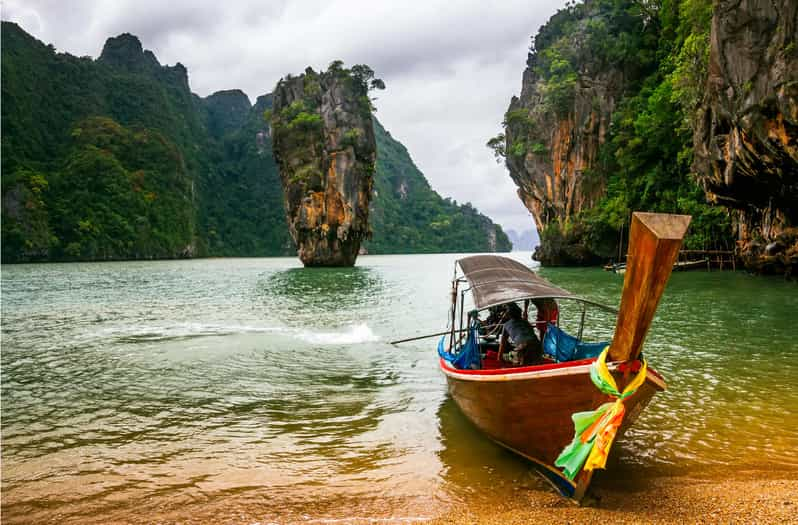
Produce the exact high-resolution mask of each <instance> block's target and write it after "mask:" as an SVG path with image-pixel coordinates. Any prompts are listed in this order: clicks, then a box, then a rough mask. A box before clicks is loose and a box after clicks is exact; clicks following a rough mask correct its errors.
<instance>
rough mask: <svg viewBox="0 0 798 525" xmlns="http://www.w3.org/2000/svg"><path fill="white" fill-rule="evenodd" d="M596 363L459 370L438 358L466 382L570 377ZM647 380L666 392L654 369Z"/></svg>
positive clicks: (617, 364)
mask: <svg viewBox="0 0 798 525" xmlns="http://www.w3.org/2000/svg"><path fill="white" fill-rule="evenodd" d="M595 361H596V359H595V358H589V359H580V360H578V361H568V362H565V363H547V364H545V365H532V366H522V367H518V368H494V369H491V370H458V369H456V368H452V367H451V366H449V364H448V363H447V362H446V361H445V360H444V359H443V358H440V357H439V358H438V362H439V366H440V368H441V371H443V373H444V374H445V375H446V376H447V377H451V378H454V379H460V380H464V381H489V382H503V381H521V380H528V379H540V378H544V377H557V376H568V375H580V374H589V373H590V366H591V365H592V364H593V363H594V362H595ZM622 364H624V363H623V362H611V363H607V368H608V369H609V370H610V371H615V370H618V368H619V367H620V366H621V365H622ZM646 379H647V380H649V381H651V382H652V383H654V384H655V385H656V386H657V387H659V388H660V389H661V390H666V389H667V385H666V383H665V378H663V377H662V375H660V373H659V372H657V371H656V370H654V369H653V368H650V367H649V368H648V369H647V374H646Z"/></svg>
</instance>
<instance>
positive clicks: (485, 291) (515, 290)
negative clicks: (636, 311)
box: [457, 255, 616, 311]
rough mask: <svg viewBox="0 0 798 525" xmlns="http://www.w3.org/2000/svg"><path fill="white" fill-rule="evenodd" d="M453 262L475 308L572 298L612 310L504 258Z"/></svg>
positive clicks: (475, 256) (469, 258)
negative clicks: (531, 300)
mask: <svg viewBox="0 0 798 525" xmlns="http://www.w3.org/2000/svg"><path fill="white" fill-rule="evenodd" d="M457 264H459V265H460V269H461V270H462V271H463V275H464V276H465V278H466V280H468V284H470V285H471V295H472V297H473V299H474V305H475V306H476V307H477V309H479V310H483V309H485V308H489V307H491V306H496V305H499V304H505V303H509V302H511V301H519V300H522V299H544V298H554V299H576V300H578V301H582V302H586V303H590V304H595V305H597V306H600V307H602V308H605V309H607V310H611V311H616V310H615V309H614V308H610V307H607V306H605V305H602V304H598V303H593V302H592V301H587V300H585V299H582V298H581V297H577V296H575V295H574V294H572V293H571V292H569V291H568V290H564V289H562V288H558V287H557V286H554V285H553V284H551V283H550V282H548V281H547V280H546V279H544V278H542V277H540V276H538V274H536V273H535V272H533V271H532V270H531V269H530V268H529V267H527V266H526V265H524V264H521V263H520V262H518V261H514V260H512V259H509V258H507V257H501V256H498V255H473V256H471V257H464V258H463V259H459V260H458V261H457Z"/></svg>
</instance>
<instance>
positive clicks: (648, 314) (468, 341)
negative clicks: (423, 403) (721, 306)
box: [438, 212, 690, 502]
mask: <svg viewBox="0 0 798 525" xmlns="http://www.w3.org/2000/svg"><path fill="white" fill-rule="evenodd" d="M689 222H690V217H689V216H686V215H667V214H654V213H640V212H637V213H634V214H633V217H632V225H631V235H630V242H629V254H628V257H627V271H626V274H625V279H624V286H623V292H622V294H621V305H620V309H619V310H614V309H613V308H610V307H607V306H603V305H600V304H597V303H595V302H593V301H590V300H588V299H585V298H582V297H579V296H576V295H574V294H572V293H571V292H568V291H566V290H564V289H562V288H559V287H557V286H555V285H553V284H551V283H550V282H548V281H546V280H545V279H543V278H541V277H539V276H538V275H537V274H536V273H535V272H534V271H532V270H531V269H530V268H528V267H527V266H525V265H523V264H521V263H519V262H517V261H514V260H512V259H509V258H506V257H499V256H493V255H477V256H471V257H466V258H463V259H459V260H458V261H457V262H456V263H455V271H454V278H453V280H452V301H451V309H450V312H449V324H450V331H449V332H448V333H447V334H446V335H444V336H443V337H442V338H441V340H440V342H439V344H438V354H439V357H440V359H439V363H440V368H441V370H442V371H443V373H444V375H445V376H446V379H447V383H448V388H449V392H450V394H451V396H452V398H453V399H454V401H455V402H456V403H457V405H458V406H459V407H460V410H461V411H462V412H463V413H464V414H465V415H466V417H467V418H468V419H470V420H471V421H472V422H473V423H474V424H475V425H476V426H477V427H478V428H479V429H480V430H482V431H483V432H484V433H485V434H487V435H488V436H489V437H490V438H491V439H493V440H494V441H496V442H497V443H499V444H500V445H502V446H504V447H506V448H508V449H510V450H511V451H513V452H515V453H517V454H520V455H521V456H523V457H525V458H527V459H529V460H531V461H532V462H533V465H534V466H535V467H536V468H537V470H538V471H539V472H540V473H541V474H542V475H543V476H544V477H545V478H546V479H547V480H548V481H549V482H551V484H552V485H553V486H554V487H555V488H556V489H557V490H558V491H559V492H560V493H561V494H562V495H563V496H566V497H568V498H571V499H573V500H575V501H577V502H579V501H581V500H582V499H583V497H584V496H585V494H586V492H587V489H588V487H589V486H590V481H591V478H592V475H593V471H594V469H596V468H604V467H605V464H606V460H607V456H608V454H609V452H610V449H611V447H612V444H613V442H614V440H615V439H616V438H619V437H620V436H622V435H623V433H624V431H625V430H626V429H627V428H629V426H631V425H632V424H633V423H634V421H635V419H636V418H637V417H638V416H639V415H640V413H641V412H642V411H643V409H644V408H645V407H646V405H647V404H648V403H649V401H650V400H651V399H652V397H653V396H654V394H655V393H657V392H659V391H663V390H665V388H666V384H665V380H664V379H663V377H662V376H661V375H660V374H659V373H657V372H656V371H655V370H654V369H653V368H651V367H648V366H647V363H646V362H645V360H644V359H642V358H641V357H640V352H641V349H642V346H643V342H644V340H645V337H646V333H647V332H648V328H649V326H650V325H651V321H652V319H653V317H654V313H655V311H656V308H657V305H658V304H659V300H660V297H661V296H662V292H663V291H664V288H665V284H666V283H667V281H668V279H669V277H670V274H671V271H672V269H673V263H674V261H675V259H676V257H677V256H678V253H679V248H680V246H681V241H682V238H683V237H684V234H685V232H686V230H687V226H688V224H689ZM469 299H470V301H469ZM510 303H514V304H515V305H516V306H517V308H519V309H520V308H521V306H520V305H523V312H524V314H523V318H524V319H525V320H526V321H525V322H527V323H529V325H531V326H533V327H534V330H535V331H536V332H537V334H539V341H540V345H541V347H542V352H543V358H542V359H541V358H537V359H536V362H534V363H533V364H516V363H517V361H516V360H513V362H508V361H507V360H506V359H505V357H504V355H502V351H503V350H505V349H506V348H507V347H506V346H505V344H506V340H505V341H504V342H499V341H497V338H496V336H497V332H495V328H493V327H492V325H491V324H490V323H491V319H490V316H489V318H488V319H482V317H481V316H483V315H484V314H485V313H486V312H487V313H489V314H490V315H496V314H497V312H499V311H500V309H501V308H505V311H509V310H510V309H511V308H509V307H508V306H507V305H509V304H510ZM519 303H520V304H519ZM561 304H569V306H570V305H571V304H575V305H577V308H576V311H577V312H581V318H580V324H579V329H578V334H577V335H576V336H573V335H571V334H568V333H566V332H565V331H564V330H563V329H561V327H560V305H561ZM533 307H534V308H535V309H536V317H535V320H534V321H530V320H529V319H530V318H531V316H530V313H531V310H532V308H533ZM592 307H597V308H602V309H604V310H606V311H608V312H611V314H610V315H616V314H617V322H616V324H615V332H614V336H613V337H612V341H611V343H601V342H599V343H587V342H585V341H582V333H583V328H584V323H585V311H586V309H587V308H592ZM493 323H494V324H493V326H499V327H500V326H501V319H499V322H496V319H493ZM610 326H611V325H610ZM500 348H501V350H500ZM506 353H507V352H505V354H506ZM510 353H512V352H510Z"/></svg>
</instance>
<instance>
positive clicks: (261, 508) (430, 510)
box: [3, 466, 798, 525]
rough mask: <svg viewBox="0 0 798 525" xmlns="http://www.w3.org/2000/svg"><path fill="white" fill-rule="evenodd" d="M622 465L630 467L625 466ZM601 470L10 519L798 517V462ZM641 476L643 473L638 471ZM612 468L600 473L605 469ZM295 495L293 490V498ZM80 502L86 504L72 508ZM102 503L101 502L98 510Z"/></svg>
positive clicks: (218, 497)
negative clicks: (566, 478) (579, 500)
mask: <svg viewBox="0 0 798 525" xmlns="http://www.w3.org/2000/svg"><path fill="white" fill-rule="evenodd" d="M621 472H623V471H621ZM617 474H618V473H616V474H615V475H612V474H609V473H599V474H597V478H598V479H596V480H595V486H594V488H593V489H592V495H593V496H595V499H594V500H593V501H590V502H589V503H588V504H587V505H584V506H581V507H578V506H576V505H574V504H573V503H571V502H569V501H568V500H565V499H563V498H561V497H560V496H558V495H557V494H555V493H554V491H553V490H551V489H549V488H548V487H546V486H544V484H543V483H541V482H540V479H539V478H538V477H537V476H536V475H532V474H530V475H529V476H527V477H521V478H519V479H518V480H515V481H513V482H510V483H507V482H505V483H499V484H498V485H497V486H496V487H495V493H494V494H491V493H490V492H489V491H485V490H481V491H477V492H473V493H469V492H467V491H464V492H460V493H458V494H451V493H450V494H448V495H446V496H445V495H442V494H435V495H433V494H429V495H422V494H419V495H417V496H416V497H411V498H395V497H391V495H389V494H386V495H384V497H363V498H358V497H336V496H335V494H327V495H324V496H322V495H320V497H319V498H318V499H317V500H315V501H313V502H312V503H310V502H307V501H305V503H304V504H297V503H299V502H296V501H294V502H291V501H289V500H286V499H285V498H281V497H277V498H275V497H273V496H272V497H270V496H269V494H268V492H267V491H266V492H261V491H258V494H257V495H256V494H249V495H248V496H247V497H242V496H243V495H242V494H226V495H225V494H218V493H217V494H214V495H210V494H209V495H208V496H211V497H209V498H208V499H206V500H205V501H201V502H198V501H194V502H190V501H183V502H177V501H174V500H171V501H170V500H169V499H164V500H159V501H158V502H153V501H141V502H138V504H135V505H120V506H119V507H118V508H116V509H114V510H110V509H108V508H104V509H102V511H100V512H92V510H91V509H90V508H86V507H84V508H83V509H80V510H79V511H78V512H76V513H75V514H72V513H66V514H64V513H59V512H55V513H49V512H47V511H46V510H45V509H40V512H33V513H28V514H27V515H24V516H23V515H19V514H16V513H12V514H11V515H9V514H8V513H4V514H5V515H4V516H3V518H4V519H3V523H31V522H37V523H83V524H85V523H112V524H116V523H119V524H122V523H124V524H143V523H159V524H178V523H180V524H206V523H214V524H230V525H233V524H235V525H256V524H257V525H273V524H280V525H282V524H311V523H312V524H358V525H360V524H375V523H380V524H385V523H388V524H391V523H397V524H407V523H425V524H431V525H450V524H488V525H491V524H496V525H499V524H501V525H513V524H529V523H545V524H558V523H573V524H583V523H585V524H591V523H595V524H602V525H603V524H612V523H625V524H626V523H646V524H648V523H651V524H673V523H767V524H769V523H774V524H775V523H778V524H781V523H797V524H798V470H794V469H791V470H786V469H779V468H778V466H775V467H774V468H770V469H756V470H754V469H743V470H734V471H731V470H730V469H728V468H725V469H718V470H715V471H714V472H710V471H704V472H700V473H696V472H691V473H689V474H688V473H685V474H680V475H667V476H663V475H659V476H657V475H654V476H651V477H646V478H641V477H636V478H634V479H633V478H632V477H631V476H629V477H625V476H618V475H617ZM638 474H639V472H638ZM602 475H604V478H603V479H602V478H601V476H602ZM289 499H290V498H289ZM74 510H78V509H74ZM96 510H100V509H96Z"/></svg>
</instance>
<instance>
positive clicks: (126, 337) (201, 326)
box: [95, 323, 380, 345]
mask: <svg viewBox="0 0 798 525" xmlns="http://www.w3.org/2000/svg"><path fill="white" fill-rule="evenodd" d="M266 333H271V334H277V335H282V336H288V337H294V338H297V339H299V340H301V341H304V342H306V343H310V344H314V345H353V344H361V343H373V342H377V341H379V340H380V337H379V336H378V335H377V334H375V333H374V332H373V331H372V330H371V328H369V326H368V325H367V324H366V323H359V324H352V325H349V326H345V327H341V328H339V329H335V330H324V329H310V330H309V329H299V328H291V327H285V326H256V325H248V324H213V323H210V324H209V323H179V324H171V325H163V326H157V325H144V326H133V327H122V328H116V327H114V328H107V329H104V330H102V331H101V332H99V333H97V334H95V338H97V339H100V340H108V339H111V340H112V341H114V342H117V343H152V342H159V341H171V340H182V339H192V338H197V337H219V336H228V335H238V334H266Z"/></svg>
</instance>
